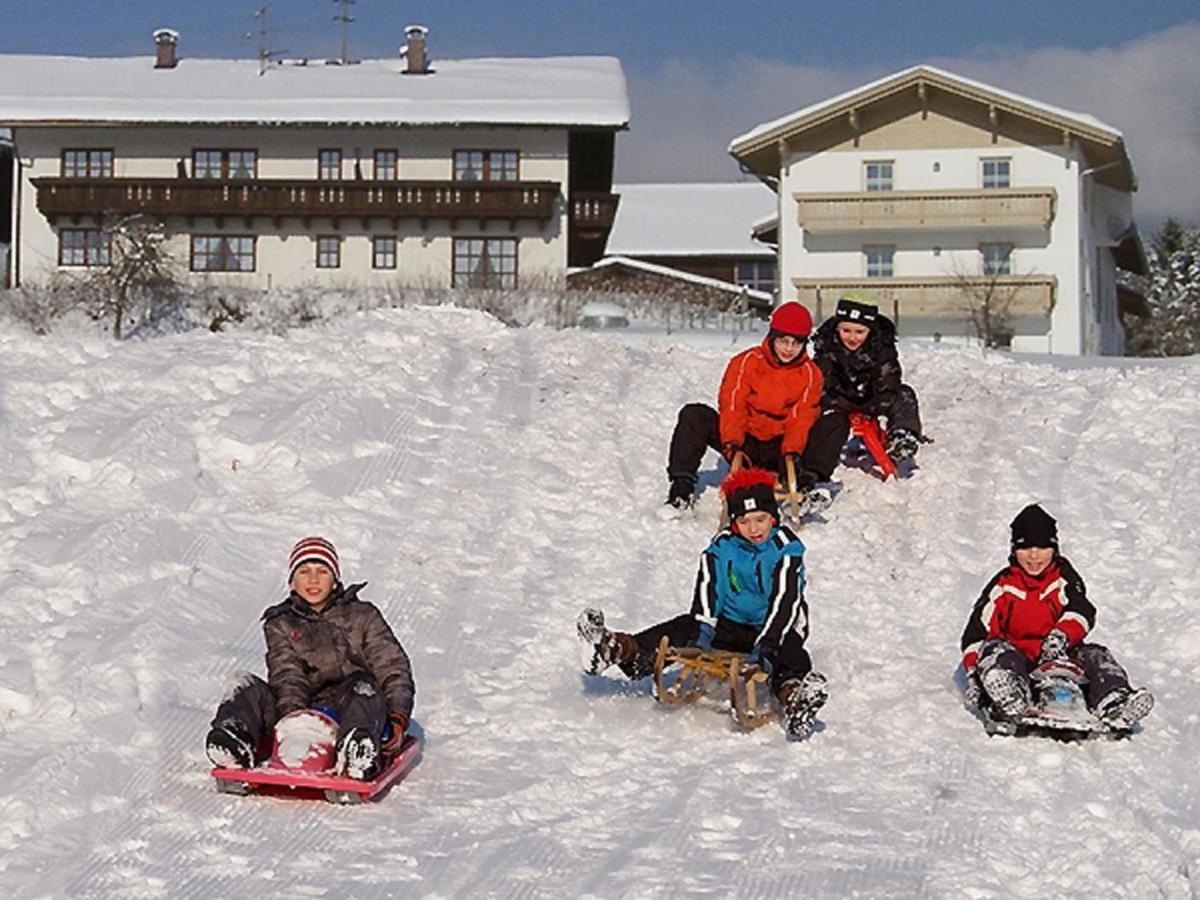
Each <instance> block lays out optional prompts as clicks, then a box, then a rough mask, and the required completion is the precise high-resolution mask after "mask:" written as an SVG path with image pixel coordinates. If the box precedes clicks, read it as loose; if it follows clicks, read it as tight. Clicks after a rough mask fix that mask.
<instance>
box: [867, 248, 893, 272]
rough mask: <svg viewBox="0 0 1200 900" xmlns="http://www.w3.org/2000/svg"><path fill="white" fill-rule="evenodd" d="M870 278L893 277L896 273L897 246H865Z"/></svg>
mask: <svg viewBox="0 0 1200 900" xmlns="http://www.w3.org/2000/svg"><path fill="white" fill-rule="evenodd" d="M863 256H864V257H865V258H866V263H867V277H868V278H891V277H892V275H894V274H895V268H894V266H893V261H894V259H895V256H896V248H895V247H863Z"/></svg>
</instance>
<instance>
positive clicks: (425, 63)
mask: <svg viewBox="0 0 1200 900" xmlns="http://www.w3.org/2000/svg"><path fill="white" fill-rule="evenodd" d="M428 36H429V29H428V28H426V27H425V26H424V25H406V26H405V28H404V37H405V39H406V40H407V41H408V43H407V44H405V45H404V61H405V63H406V65H405V67H404V74H405V75H428V74H429V59H428V58H427V57H426V55H425V38H426V37H428Z"/></svg>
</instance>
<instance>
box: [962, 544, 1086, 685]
mask: <svg viewBox="0 0 1200 900" xmlns="http://www.w3.org/2000/svg"><path fill="white" fill-rule="evenodd" d="M1095 624H1096V607H1094V606H1092V603H1091V601H1090V600H1088V598H1087V588H1086V587H1084V584H1083V579H1082V578H1081V577H1080V576H1079V573H1078V572H1076V571H1075V567H1074V566H1072V565H1071V563H1070V562H1069V561H1068V560H1067V559H1066V558H1065V557H1062V556H1056V557H1055V558H1054V561H1053V562H1052V563H1050V565H1049V566H1047V567H1046V571H1045V572H1043V573H1042V574H1041V575H1038V576H1037V577H1036V578H1035V577H1034V576H1032V575H1029V574H1027V573H1026V572H1025V570H1024V569H1022V568H1021V567H1020V566H1019V565H1017V563H1016V560H1015V559H1014V560H1011V561H1010V562H1009V565H1008V566H1007V567H1006V568H1004V569H1001V570H1000V571H999V572H997V573H996V575H995V576H994V577H993V578H992V580H991V581H989V582H988V584H987V587H985V588H984V589H983V593H982V594H980V595H979V599H978V600H976V601H975V608H974V609H972V610H971V617H970V618H969V619H967V627H966V628H964V629H963V635H962V651H963V668H964V669H965V670H966V671H967V672H970V671H972V670H973V669H974V668H975V663H976V661H977V660H978V659H979V648H980V646H981V645H982V644H983V642H984V641H986V640H989V639H991V638H1000V639H1001V640H1005V641H1008V643H1010V644H1012V645H1013V646H1014V647H1016V648H1017V649H1018V650H1020V651H1021V652H1022V653H1024V654H1025V656H1026V657H1028V658H1029V660H1030V661H1034V660H1036V659H1037V658H1038V654H1039V653H1040V652H1041V649H1042V641H1043V640H1045V639H1046V635H1048V634H1049V633H1050V632H1051V631H1053V630H1054V629H1055V628H1057V629H1058V630H1059V631H1061V632H1062V633H1063V634H1065V635H1066V636H1067V645H1068V646H1069V647H1074V646H1075V645H1076V644H1078V643H1079V642H1080V641H1082V640H1083V639H1084V637H1086V636H1087V633H1088V632H1089V631H1091V630H1092V626H1094V625H1095Z"/></svg>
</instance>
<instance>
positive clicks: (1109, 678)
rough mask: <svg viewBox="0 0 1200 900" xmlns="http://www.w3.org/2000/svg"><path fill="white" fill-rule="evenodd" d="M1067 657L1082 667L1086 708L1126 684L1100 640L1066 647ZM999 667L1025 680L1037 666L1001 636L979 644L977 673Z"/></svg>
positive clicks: (1093, 705)
mask: <svg viewBox="0 0 1200 900" xmlns="http://www.w3.org/2000/svg"><path fill="white" fill-rule="evenodd" d="M1067 658H1068V659H1069V660H1071V662H1073V663H1075V664H1076V665H1078V666H1079V667H1080V668H1082V669H1083V674H1084V677H1085V678H1087V683H1086V684H1085V685H1083V698H1084V700H1085V701H1086V702H1087V706H1088V709H1095V708H1096V704H1098V703H1099V702H1100V701H1101V700H1103V699H1104V698H1105V697H1107V696H1108V695H1109V694H1111V693H1112V692H1113V691H1115V690H1118V689H1120V688H1127V687H1129V676H1128V675H1127V674H1126V673H1125V670H1124V669H1123V668H1121V666H1120V664H1119V663H1118V662H1117V660H1116V657H1114V656H1113V655H1112V652H1111V651H1110V650H1109V649H1108V648H1107V647H1103V646H1101V645H1100V644H1076V645H1075V646H1074V647H1072V648H1071V649H1070V650H1068V651H1067ZM997 666H998V667H1000V668H1002V669H1008V670H1009V671H1010V672H1016V673H1017V674H1018V675H1020V676H1021V677H1022V678H1024V679H1026V680H1028V678H1029V674H1030V673H1031V672H1032V671H1033V670H1034V669H1035V668H1036V667H1037V664H1036V663H1034V662H1030V660H1029V657H1027V656H1026V655H1025V654H1024V653H1022V652H1021V651H1020V650H1018V649H1017V648H1016V647H1014V646H1013V645H1012V644H1010V643H1009V642H1008V641H1004V640H1001V639H1000V638H992V639H991V640H988V641H984V643H983V646H982V647H980V648H979V674H980V677H982V676H983V674H984V673H985V672H987V671H988V670H990V669H993V668H996V667H997Z"/></svg>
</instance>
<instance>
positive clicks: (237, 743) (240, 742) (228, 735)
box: [204, 719, 254, 769]
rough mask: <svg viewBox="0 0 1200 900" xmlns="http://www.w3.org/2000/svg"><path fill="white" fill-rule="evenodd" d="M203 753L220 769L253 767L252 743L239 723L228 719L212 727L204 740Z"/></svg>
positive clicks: (247, 732) (248, 734) (245, 729)
mask: <svg viewBox="0 0 1200 900" xmlns="http://www.w3.org/2000/svg"><path fill="white" fill-rule="evenodd" d="M204 752H205V753H206V754H208V758H209V761H211V762H212V764H213V765H214V766H216V767H217V768H220V769H249V768H250V767H251V766H253V765H254V741H253V740H251V738H250V731H249V730H248V729H247V728H246V726H245V725H243V724H242V723H241V722H238V721H236V720H234V719H229V720H227V721H225V722H221V723H219V724H217V725H214V726H213V727H212V728H211V729H210V730H209V732H208V737H207V738H205V740H204Z"/></svg>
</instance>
